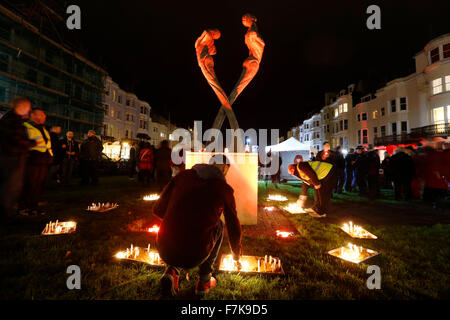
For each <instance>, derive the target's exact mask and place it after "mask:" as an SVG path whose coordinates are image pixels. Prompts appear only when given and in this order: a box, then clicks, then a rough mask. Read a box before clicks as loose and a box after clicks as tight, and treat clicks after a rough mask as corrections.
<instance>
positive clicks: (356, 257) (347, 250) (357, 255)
mask: <svg viewBox="0 0 450 320" xmlns="http://www.w3.org/2000/svg"><path fill="white" fill-rule="evenodd" d="M328 254H330V255H332V256H335V257H338V258H341V259H343V260H346V261H349V262H353V263H360V262H361V261H364V260H366V259H368V258H370V257H373V256H376V255H377V254H378V252H376V251H374V250H371V249H366V248H363V247H361V246H358V245H355V244H353V243H348V244H347V246H344V247H340V248H337V249H334V250H331V251H329V252H328Z"/></svg>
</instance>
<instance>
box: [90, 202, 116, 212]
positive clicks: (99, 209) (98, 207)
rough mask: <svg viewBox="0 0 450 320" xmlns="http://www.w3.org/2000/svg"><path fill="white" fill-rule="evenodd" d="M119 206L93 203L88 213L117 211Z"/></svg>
mask: <svg viewBox="0 0 450 320" xmlns="http://www.w3.org/2000/svg"><path fill="white" fill-rule="evenodd" d="M118 206H119V205H118V204H117V203H109V202H107V203H100V202H99V203H97V204H96V203H92V204H91V205H90V206H88V207H87V209H86V211H93V212H106V211H110V210H114V209H117V207H118Z"/></svg>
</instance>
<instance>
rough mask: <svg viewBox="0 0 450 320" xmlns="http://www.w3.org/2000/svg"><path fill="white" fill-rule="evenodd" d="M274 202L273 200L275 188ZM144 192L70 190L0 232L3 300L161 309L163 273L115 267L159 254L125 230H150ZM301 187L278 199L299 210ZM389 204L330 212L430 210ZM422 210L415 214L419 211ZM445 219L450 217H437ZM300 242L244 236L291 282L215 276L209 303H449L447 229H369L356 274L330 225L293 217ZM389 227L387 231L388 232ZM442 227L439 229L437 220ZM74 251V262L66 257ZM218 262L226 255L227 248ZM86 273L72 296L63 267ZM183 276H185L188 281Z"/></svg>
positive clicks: (105, 183)
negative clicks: (103, 208)
mask: <svg viewBox="0 0 450 320" xmlns="http://www.w3.org/2000/svg"><path fill="white" fill-rule="evenodd" d="M269 187H270V190H271V192H275V191H273V190H275V189H274V188H273V187H272V186H271V185H270V184H269ZM149 191H151V188H149V189H148V190H143V189H142V188H140V187H139V186H138V185H137V184H136V182H135V181H130V180H128V178H127V177H106V178H103V179H102V180H101V184H100V186H99V187H83V188H81V187H78V186H75V187H72V188H70V187H67V188H55V189H50V190H48V192H47V194H46V196H45V200H47V201H48V203H49V204H48V205H47V206H46V207H45V209H46V210H47V211H48V215H47V216H45V217H30V218H20V219H18V220H16V221H14V222H12V223H11V224H9V225H6V226H1V228H0V241H1V243H0V247H1V256H0V273H1V275H2V277H1V278H2V279H1V288H2V290H1V291H0V299H160V298H161V297H160V293H159V279H160V277H161V275H162V271H161V270H158V269H152V268H151V267H149V266H146V265H142V264H136V263H127V262H124V261H116V260H115V259H113V258H112V256H113V255H114V253H115V252H116V251H117V250H119V249H122V248H126V247H128V246H129V245H130V243H133V244H135V245H139V246H146V245H147V243H152V244H154V237H153V236H151V235H149V234H146V233H140V232H131V231H129V230H127V228H126V226H127V224H131V223H133V221H136V220H139V219H148V220H149V221H148V223H151V221H150V220H151V219H152V217H151V214H150V211H151V204H148V203H144V202H143V201H142V200H141V198H142V195H143V194H145V193H147V192H149ZM299 191H300V189H299V184H298V183H289V184H286V185H282V186H281V189H280V190H279V191H276V192H277V193H282V194H284V195H286V196H287V197H288V198H289V199H290V200H295V199H296V198H297V196H298V193H299ZM267 193H268V190H267V189H266V187H265V185H264V183H260V184H259V202H260V204H265V203H266V201H265V198H266V197H267ZM384 196H385V199H381V200H377V201H376V202H375V203H370V202H368V201H367V200H366V199H363V198H360V197H357V196H356V195H354V194H350V195H347V194H346V195H339V196H337V197H336V198H334V199H333V201H332V202H333V205H334V206H335V207H336V208H337V209H338V211H339V210H341V211H339V212H344V214H345V212H352V214H356V215H360V216H362V217H364V216H365V215H367V216H368V217H370V218H371V219H374V220H373V221H376V220H375V218H376V216H377V214H381V213H382V212H383V211H386V210H393V212H394V213H396V212H400V211H402V210H403V211H404V210H405V208H409V207H408V206H414V207H415V209H416V210H424V214H426V213H427V212H428V211H429V210H431V208H430V207H428V206H427V205H425V204H422V203H420V202H413V203H402V202H396V201H393V200H392V199H391V198H390V197H391V196H392V195H391V194H390V193H389V192H387V191H386V192H385V194H384ZM106 201H113V202H118V203H119V205H120V206H119V208H118V209H117V210H114V211H111V212H109V213H104V214H89V213H85V212H84V208H85V207H87V205H88V204H89V203H91V202H106ZM417 208H419V209H417ZM440 214H441V215H442V216H448V215H449V213H448V212H441V213H440ZM56 219H59V220H69V219H72V220H75V221H77V222H78V230H77V232H76V233H74V234H71V235H59V236H40V232H41V231H42V229H43V227H44V226H45V224H46V223H47V222H48V221H49V220H53V221H54V220H56ZM289 219H290V220H291V221H292V222H293V223H294V224H295V226H296V227H297V229H298V230H299V232H300V234H301V236H300V237H298V238H296V239H294V240H290V241H280V240H277V239H274V238H266V237H264V236H260V237H256V238H250V237H248V236H245V235H244V236H243V240H242V242H243V251H244V254H252V255H265V254H270V255H273V256H278V257H280V258H281V260H282V264H283V268H284V270H285V272H286V275H285V276H245V275H239V274H226V273H218V274H217V280H218V285H217V287H216V288H215V289H214V290H211V292H210V293H208V294H207V295H206V296H205V297H204V299H286V300H287V299H430V298H431V299H433V298H439V299H444V298H447V299H448V298H450V266H449V261H450V225H449V224H443V223H432V224H427V225H413V224H408V223H405V224H399V223H395V224H390V223H374V224H373V225H364V226H365V227H366V228H367V229H368V230H369V231H371V232H372V233H374V234H376V235H377V236H378V237H379V239H377V240H355V239H351V242H353V243H356V244H361V245H363V246H365V247H368V248H371V249H374V250H377V251H379V252H380V253H381V254H380V255H379V256H377V257H374V258H372V259H370V260H368V261H366V262H367V263H361V264H359V265H355V264H351V263H348V262H344V261H341V260H338V259H336V258H334V257H331V256H328V255H326V254H325V252H327V251H328V250H330V249H334V248H336V247H339V246H342V245H345V244H346V243H347V242H349V241H350V238H349V237H348V236H347V235H346V234H345V233H343V232H342V231H340V230H339V227H338V225H337V224H334V223H325V222H323V221H322V220H317V219H313V218H311V217H309V216H307V215H295V216H289ZM385 221H386V220H383V221H382V222H385ZM437 221H438V222H439V219H438V220H437ZM69 251H70V252H69ZM222 252H229V248H228V243H227V241H224V245H223V246H222ZM71 264H76V265H79V266H80V268H81V274H82V282H81V286H82V287H81V290H68V289H67V287H66V279H67V277H68V276H69V275H68V274H66V268H67V266H69V265H71ZM370 264H375V265H378V266H379V267H380V269H381V277H382V280H381V288H382V289H381V290H369V289H367V287H366V280H367V278H368V276H369V275H368V274H367V273H366V269H367V266H368V265H370ZM186 273H188V274H189V276H188V277H186ZM196 275H197V270H196V269H193V270H186V271H183V273H182V275H181V282H180V287H181V291H180V294H179V297H178V298H179V299H193V298H195V297H194V287H195V284H196Z"/></svg>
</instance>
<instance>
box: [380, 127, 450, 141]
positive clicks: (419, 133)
mask: <svg viewBox="0 0 450 320" xmlns="http://www.w3.org/2000/svg"><path fill="white" fill-rule="evenodd" d="M449 135H450V123H441V124H433V125H430V126H425V127H420V128H414V129H411V132H410V133H402V134H399V135H391V136H384V137H375V140H374V144H375V145H376V146H380V145H390V144H408V143H416V142H419V141H420V139H422V138H423V139H426V138H432V137H445V136H449Z"/></svg>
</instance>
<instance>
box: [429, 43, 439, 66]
mask: <svg viewBox="0 0 450 320" xmlns="http://www.w3.org/2000/svg"><path fill="white" fill-rule="evenodd" d="M430 58H431V63H435V62H436V61H439V47H437V48H434V49H433V50H431V51H430Z"/></svg>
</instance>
